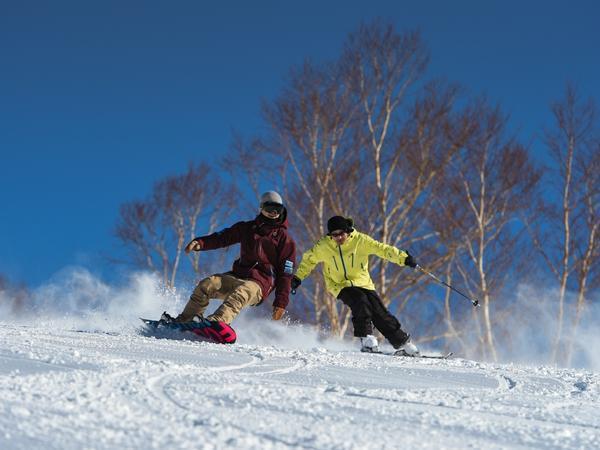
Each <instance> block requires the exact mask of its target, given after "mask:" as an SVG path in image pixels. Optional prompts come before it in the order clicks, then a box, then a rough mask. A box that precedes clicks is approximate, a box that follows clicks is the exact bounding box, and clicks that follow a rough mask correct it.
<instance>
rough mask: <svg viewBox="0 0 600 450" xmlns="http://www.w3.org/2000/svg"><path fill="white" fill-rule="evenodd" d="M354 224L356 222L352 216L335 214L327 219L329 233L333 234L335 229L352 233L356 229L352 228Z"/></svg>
mask: <svg viewBox="0 0 600 450" xmlns="http://www.w3.org/2000/svg"><path fill="white" fill-rule="evenodd" d="M353 225H354V222H353V221H352V219H350V218H348V219H346V218H345V217H342V216H333V217H332V218H330V219H329V220H328V221H327V234H331V233H332V232H334V231H335V230H343V231H345V232H346V233H352V232H353V231H354V228H352V226H353Z"/></svg>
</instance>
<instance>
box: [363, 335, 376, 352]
mask: <svg viewBox="0 0 600 450" xmlns="http://www.w3.org/2000/svg"><path fill="white" fill-rule="evenodd" d="M360 345H361V348H360V351H361V352H363V353H380V351H379V343H378V342H377V338H376V337H375V336H373V335H372V334H367V335H366V336H365V337H361V338H360Z"/></svg>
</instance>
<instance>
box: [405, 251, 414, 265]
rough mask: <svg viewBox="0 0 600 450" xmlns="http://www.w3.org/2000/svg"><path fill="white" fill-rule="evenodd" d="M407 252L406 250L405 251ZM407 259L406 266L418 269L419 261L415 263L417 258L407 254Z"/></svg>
mask: <svg viewBox="0 0 600 450" xmlns="http://www.w3.org/2000/svg"><path fill="white" fill-rule="evenodd" d="M405 251H406V250H405ZM406 255H407V256H406V259H405V260H404V265H405V266H408V267H411V268H413V269H414V268H415V267H417V261H415V258H413V257H412V255H411V254H410V253H408V252H406Z"/></svg>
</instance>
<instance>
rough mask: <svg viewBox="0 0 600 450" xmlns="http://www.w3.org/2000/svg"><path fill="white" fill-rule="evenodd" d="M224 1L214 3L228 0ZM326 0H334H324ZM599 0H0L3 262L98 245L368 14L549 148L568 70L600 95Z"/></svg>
mask: <svg viewBox="0 0 600 450" xmlns="http://www.w3.org/2000/svg"><path fill="white" fill-rule="evenodd" d="M217 3H218V4H217ZM323 3H324V4H323ZM599 12H600V7H599V6H597V2H593V1H569V2H567V1H565V2H548V1H546V2H543V1H536V2H527V1H520V2H517V1H502V2H500V1H498V2H484V1H460V0H456V1H447V0H446V1H442V0H439V1H423V2H415V1H371V2H366V1H364V0H363V1H331V2H323V1H321V2H317V1H302V2H284V1H255V2H242V1H235V2H233V1H222V2H203V1H170V2H152V1H135V2H132V1H128V0H120V1H112V0H105V1H95V2H92V1H83V2H82V1H73V2H66V1H60V0H57V1H52V2H50V1H27V0H24V1H19V2H3V3H2V5H1V6H0V273H4V274H6V275H8V276H9V278H11V279H13V280H15V281H19V280H22V281H24V282H26V283H28V284H31V285H36V284H39V283H41V282H43V281H44V280H47V279H48V278H49V277H51V276H52V275H53V274H54V273H56V272H57V271H59V270H61V269H62V268H64V267H65V266H68V265H73V264H78V265H84V266H87V267H89V268H90V269H92V270H96V271H99V272H104V273H105V274H107V275H108V276H110V272H111V271H112V270H113V269H111V268H110V267H109V266H108V265H107V264H106V263H105V262H104V260H103V258H102V255H111V254H113V253H115V252H117V251H118V250H117V243H116V241H115V240H114V238H113V237H112V236H111V232H112V228H113V226H114V224H115V221H116V218H117V214H118V208H119V205H121V204H122V203H124V202H127V201H130V200H133V199H137V198H143V197H144V196H145V195H146V194H148V193H149V192H150V189H151V187H152V184H153V183H154V182H155V181H156V180H158V179H160V178H162V177H164V176H167V175H172V174H174V173H178V172H182V171H184V170H185V168H186V167H187V165H188V162H190V161H195V162H198V161H201V160H211V159H213V157H214V155H215V154H218V153H224V152H226V151H227V150H228V148H229V145H230V143H231V130H232V129H236V130H238V131H240V132H242V134H243V135H245V136H249V135H251V134H252V133H255V132H257V131H260V126H261V121H260V118H259V110H260V102H261V100H263V99H267V100H268V99H270V98H273V97H274V96H275V95H276V94H277V93H278V91H279V89H280V88H281V86H282V85H283V80H284V77H285V75H286V74H287V72H288V71H289V69H290V67H291V66H292V65H295V64H298V63H301V62H302V61H303V60H304V59H305V58H307V57H309V58H311V59H313V60H322V59H327V58H333V57H335V56H337V55H338V53H339V51H340V49H341V45H342V43H343V41H344V39H345V38H346V36H347V34H348V33H349V32H351V31H353V30H354V29H356V27H357V26H358V25H359V24H360V22H361V21H362V20H367V21H368V20H370V19H373V18H376V17H383V18H385V19H387V20H389V21H390V22H392V23H394V24H395V25H396V26H397V28H398V29H399V30H409V29H415V28H417V29H419V30H420V31H421V33H422V37H423V39H424V41H425V43H426V44H427V45H428V47H429V49H430V51H431V64H430V66H429V71H428V76H430V77H437V76H442V77H445V78H447V79H449V80H452V81H457V82H459V83H461V84H462V85H464V86H466V87H467V88H468V89H469V91H470V92H471V93H473V94H480V93H485V94H487V95H488V96H489V97H490V98H491V99H492V100H494V101H498V102H500V104H501V105H502V106H503V108H504V110H505V111H506V112H507V113H509V114H510V115H511V126H513V127H514V128H515V129H517V130H520V134H521V137H522V138H523V139H524V140H525V141H526V142H528V143H530V144H531V146H532V150H533V151H536V150H538V151H539V146H540V143H539V140H538V139H537V138H538V136H536V134H535V133H536V132H538V131H539V130H540V129H541V128H542V126H544V125H545V124H549V123H550V120H551V118H550V115H549V112H548V107H549V104H550V102H551V101H553V100H555V99H556V98H557V97H560V96H561V95H562V94H563V92H564V87H565V83H566V82H567V81H572V82H574V83H575V85H576V86H577V87H578V89H579V91H580V92H581V93H582V94H584V95H585V96H592V97H594V98H595V99H596V101H599V100H600V83H599V82H598V80H600V58H599V56H598V54H599V50H598V49H599V48H600V31H599V27H598V19H599V17H600V14H599Z"/></svg>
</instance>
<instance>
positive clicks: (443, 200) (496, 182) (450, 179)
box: [431, 102, 540, 360]
mask: <svg viewBox="0 0 600 450" xmlns="http://www.w3.org/2000/svg"><path fill="white" fill-rule="evenodd" d="M478 110H479V112H478V114H477V116H478V117H479V127H478V129H477V130H476V132H475V133H474V134H473V136H472V138H471V140H470V142H469V143H468V144H467V145H466V146H465V148H464V149H463V150H462V151H461V152H460V154H458V155H456V157H455V159H454V161H453V163H452V170H449V171H447V172H445V176H444V177H443V179H442V180H441V181H442V184H441V185H440V186H438V189H437V190H436V191H435V195H436V198H437V202H436V205H435V206H436V208H435V209H433V210H432V211H431V213H432V215H433V218H432V221H433V223H436V224H437V228H438V231H439V233H440V235H441V236H442V237H445V238H446V239H448V242H450V243H451V245H452V246H453V247H454V248H455V250H456V251H457V252H459V254H461V255H462V257H461V258H458V259H457V260H456V264H455V271H456V273H457V274H458V276H459V277H460V280H461V281H462V285H464V286H466V289H467V292H468V293H469V294H470V295H471V296H472V297H475V298H479V299H480V300H481V307H482V314H481V316H482V317H481V318H479V317H478V316H476V317H475V324H476V330H477V334H478V340H479V343H480V346H479V348H480V351H481V352H482V353H483V355H484V356H486V357H488V358H490V359H492V360H497V358H498V355H497V350H496V338H495V327H494V324H495V321H494V319H493V313H494V312H496V313H498V311H499V310H500V308H501V306H502V304H501V302H499V300H501V298H502V296H501V295H500V294H501V289H502V287H503V284H504V282H505V281H506V279H507V275H508V274H509V273H510V269H511V267H514V266H515V264H517V262H518V259H519V255H523V248H522V247H520V246H522V245H523V244H522V243H521V242H520V241H521V239H520V238H521V234H522V233H521V232H522V227H521V226H519V225H518V222H517V218H518V217H519V214H520V213H521V212H523V211H526V210H527V209H528V208H529V206H530V204H531V202H532V196H533V194H534V193H535V187H536V185H537V183H538V181H539V178H540V171H539V170H538V169H536V168H535V166H534V165H533V163H532V161H531V157H530V155H529V153H528V152H527V150H526V149H525V148H524V147H523V146H522V145H520V144H519V143H518V142H517V141H516V140H515V139H514V138H507V137H505V135H506V131H505V129H506V118H505V117H503V116H502V114H501V113H500V111H499V109H498V108H490V107H489V106H487V105H486V104H485V102H483V103H482V104H481V105H480V106H479V107H478ZM448 230H450V231H451V233H452V234H453V235H454V236H452V234H449V232H448ZM521 257H523V256H521ZM473 272H474V273H476V274H477V277H476V278H475V279H474V278H473V277H471V276H470V274H471V273H473ZM492 302H494V303H496V305H495V308H494V309H492ZM496 323H498V321H496Z"/></svg>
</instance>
